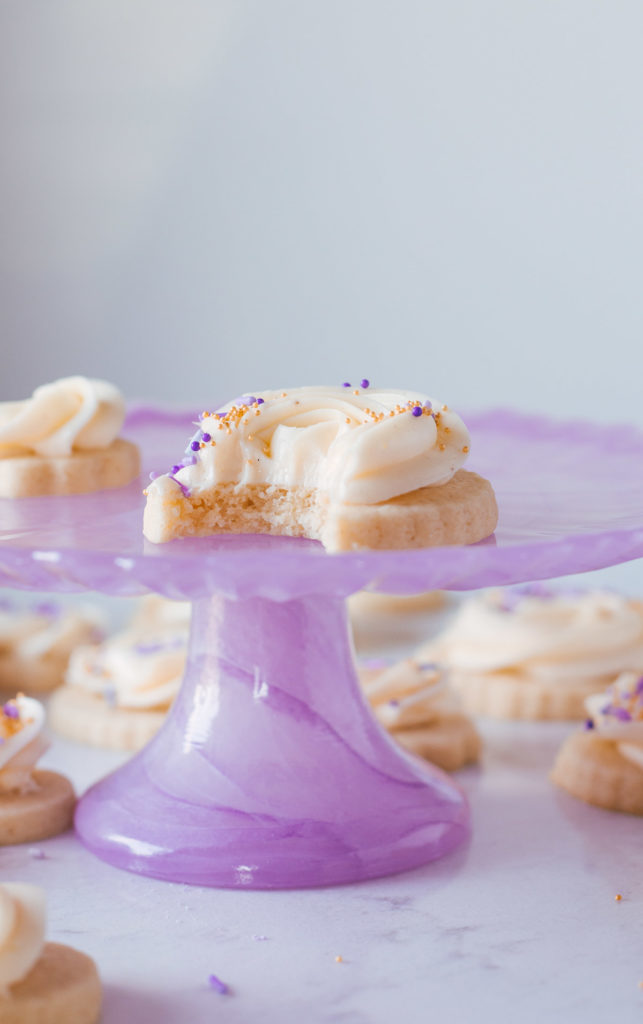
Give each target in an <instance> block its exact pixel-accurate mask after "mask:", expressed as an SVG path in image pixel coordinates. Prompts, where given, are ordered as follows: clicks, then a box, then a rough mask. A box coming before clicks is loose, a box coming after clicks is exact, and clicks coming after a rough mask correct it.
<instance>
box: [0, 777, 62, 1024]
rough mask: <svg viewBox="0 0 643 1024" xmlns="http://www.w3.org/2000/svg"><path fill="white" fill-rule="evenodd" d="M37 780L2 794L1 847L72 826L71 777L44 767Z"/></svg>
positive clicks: (48, 835) (51, 833) (33, 840)
mask: <svg viewBox="0 0 643 1024" xmlns="http://www.w3.org/2000/svg"><path fill="white" fill-rule="evenodd" d="M33 779H34V782H35V783H36V784H37V786H38V788H37V789H35V790H33V791H32V792H29V793H0V846H14V845H16V844H17V843H33V842H39V841H40V840H41V839H48V838H49V837H50V836H57V835H59V834H60V833H61V832H65V831H66V830H67V829H68V828H71V824H72V820H73V817H74V807H75V806H76V795H75V793H74V789H73V786H72V784H71V782H70V781H69V779H67V778H65V776H64V775H58V773H57V772H48V771H41V770H40V769H36V770H35V771H34V773H33ZM3 1020H4V1018H3V1017H2V1014H0V1021H3Z"/></svg>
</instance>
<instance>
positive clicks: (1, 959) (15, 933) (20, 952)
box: [0, 882, 46, 994]
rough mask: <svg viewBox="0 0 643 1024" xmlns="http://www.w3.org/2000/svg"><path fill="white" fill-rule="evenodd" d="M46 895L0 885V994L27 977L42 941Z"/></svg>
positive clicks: (13, 884) (19, 885)
mask: <svg viewBox="0 0 643 1024" xmlns="http://www.w3.org/2000/svg"><path fill="white" fill-rule="evenodd" d="M45 926H46V912H45V894H44V892H43V890H42V889H39V888H38V887H37V886H35V885H26V884H25V883H24V882H5V883H4V884H2V885H0V994H2V993H6V991H7V989H8V988H9V986H10V985H13V984H14V983H15V982H17V981H20V980H21V979H22V978H24V977H25V975H26V974H28V973H29V971H30V970H31V968H32V967H33V965H34V964H35V963H36V960H38V958H39V956H40V954H41V952H42V947H43V945H44V941H45Z"/></svg>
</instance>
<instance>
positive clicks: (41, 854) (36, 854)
mask: <svg viewBox="0 0 643 1024" xmlns="http://www.w3.org/2000/svg"><path fill="white" fill-rule="evenodd" d="M27 853H28V854H29V856H30V857H32V858H33V859H34V860H46V859H47V854H46V853H45V851H44V850H41V849H40V847H39V846H30V847H29V849H28V850H27Z"/></svg>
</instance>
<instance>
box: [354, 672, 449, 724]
mask: <svg viewBox="0 0 643 1024" xmlns="http://www.w3.org/2000/svg"><path fill="white" fill-rule="evenodd" d="M362 687H363V690H364V693H365V694H366V696H367V698H368V700H369V702H370V704H371V707H372V708H373V710H374V712H375V715H376V716H377V718H378V719H379V720H380V722H381V723H382V725H384V726H386V728H387V729H391V730H395V729H407V728H409V727H411V726H419V725H431V724H432V723H434V722H436V721H438V719H439V718H441V717H442V716H443V715H444V714H448V713H452V712H454V711H457V710H458V703H457V700H456V698H455V696H454V695H453V693H452V692H451V690H450V689H449V687H448V686H447V683H446V680H445V677H444V675H443V674H442V673H441V672H440V670H439V668H438V667H437V666H436V665H433V664H430V663H422V662H417V661H414V660H413V659H412V658H406V659H405V660H404V661H399V662H397V663H396V664H395V665H391V666H390V667H387V668H385V669H383V671H381V672H377V674H375V676H374V677H373V674H372V671H371V672H369V671H368V666H367V671H366V672H365V673H364V674H363V676H362Z"/></svg>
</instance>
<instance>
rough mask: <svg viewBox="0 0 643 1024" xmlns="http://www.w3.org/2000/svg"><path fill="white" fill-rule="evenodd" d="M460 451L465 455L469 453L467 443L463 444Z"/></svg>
mask: <svg viewBox="0 0 643 1024" xmlns="http://www.w3.org/2000/svg"><path fill="white" fill-rule="evenodd" d="M462 451H463V452H464V454H465V455H467V454H468V453H469V445H468V444H465V445H463V447H462Z"/></svg>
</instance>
